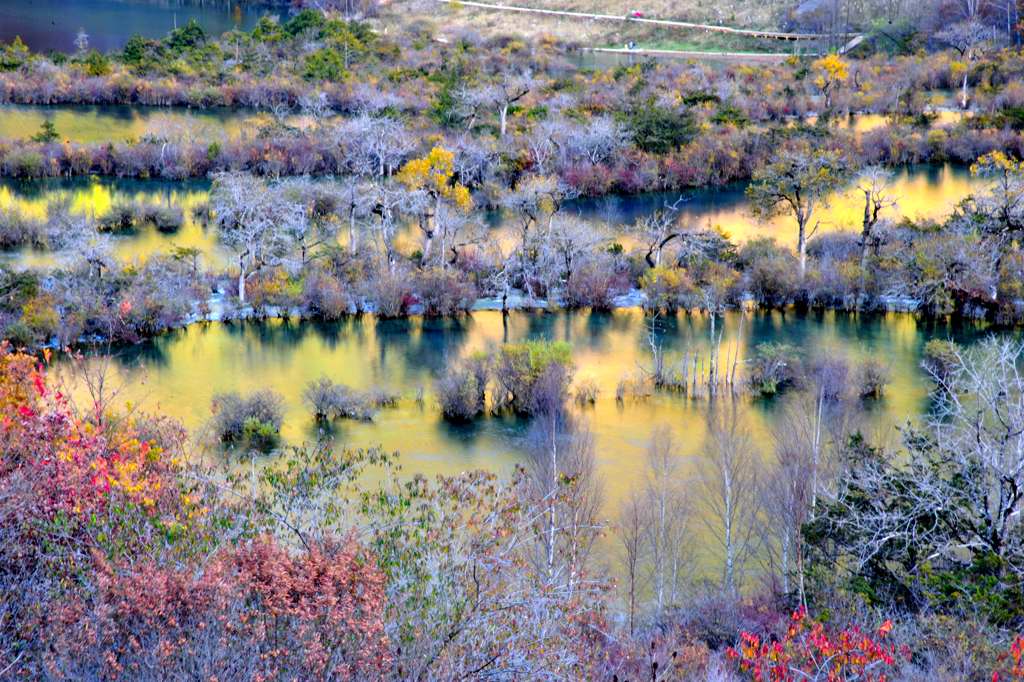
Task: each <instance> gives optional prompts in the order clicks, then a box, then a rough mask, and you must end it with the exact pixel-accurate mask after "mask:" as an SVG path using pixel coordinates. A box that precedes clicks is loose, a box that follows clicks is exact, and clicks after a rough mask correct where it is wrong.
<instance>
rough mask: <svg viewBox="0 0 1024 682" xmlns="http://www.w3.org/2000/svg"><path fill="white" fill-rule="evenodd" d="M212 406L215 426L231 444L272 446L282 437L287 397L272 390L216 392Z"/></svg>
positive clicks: (269, 447) (263, 448)
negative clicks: (284, 399)
mask: <svg viewBox="0 0 1024 682" xmlns="http://www.w3.org/2000/svg"><path fill="white" fill-rule="evenodd" d="M212 409H213V430H214V432H215V433H216V434H217V437H218V438H219V439H220V440H221V441H222V442H223V443H225V444H227V445H230V446H238V447H253V448H255V449H257V450H269V449H272V448H273V447H274V446H276V445H277V443H278V440H279V439H280V437H281V424H282V423H283V422H284V401H283V400H282V399H281V396H279V395H277V394H276V393H274V392H272V391H257V392H255V393H252V394H251V395H248V396H241V395H239V394H237V393H222V394H220V395H217V396H214V398H213V405H212Z"/></svg>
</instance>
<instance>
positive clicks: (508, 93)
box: [491, 73, 537, 137]
mask: <svg viewBox="0 0 1024 682" xmlns="http://www.w3.org/2000/svg"><path fill="white" fill-rule="evenodd" d="M536 86H537V83H536V81H535V80H534V78H533V76H532V75H531V74H529V73H522V74H511V73H503V74H502V76H501V80H500V82H498V83H497V84H496V85H494V86H493V90H492V93H493V94H492V96H491V98H492V101H493V102H494V103H495V105H496V106H497V108H498V130H499V133H500V136H501V137H505V132H506V131H507V130H508V112H509V109H511V108H512V106H513V105H514V104H516V103H517V102H519V101H520V100H521V99H523V98H524V97H526V96H527V95H528V94H530V91H531V90H533V89H534V88H535V87H536Z"/></svg>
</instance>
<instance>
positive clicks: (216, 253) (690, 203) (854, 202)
mask: <svg viewBox="0 0 1024 682" xmlns="http://www.w3.org/2000/svg"><path fill="white" fill-rule="evenodd" d="M983 187H984V181H982V180H979V179H978V178H974V177H972V176H971V175H970V174H969V173H968V172H967V171H966V169H963V168H958V167H955V166H952V165H944V166H919V167H915V168H906V169H901V170H899V171H897V172H896V174H895V176H894V178H893V181H892V185H891V194H892V196H894V197H896V198H897V200H898V206H897V207H896V208H893V209H890V210H889V212H888V215H885V216H883V217H886V218H889V219H892V220H898V219H899V218H900V217H901V216H906V217H909V218H911V219H914V220H919V219H932V220H941V219H942V218H944V217H945V216H947V215H948V214H949V213H950V212H951V211H952V210H953V208H954V207H955V205H956V204H957V203H959V202H960V201H961V200H962V199H963V198H965V197H966V196H968V195H970V194H971V193H972V192H976V191H978V190H979V189H981V188H983ZM208 192H209V182H208V181H205V180H203V181H187V182H170V181H161V180H119V179H111V178H102V179H100V178H94V179H91V180H89V179H79V180H73V181H60V180H49V181H42V182H39V181H36V182H16V181H3V182H0V210H15V211H21V212H24V213H25V214H27V215H33V216H37V217H41V216H43V215H45V213H46V207H47V205H48V203H49V202H51V201H58V200H64V201H68V202H69V203H70V206H71V210H72V212H74V213H76V214H79V215H89V216H102V215H103V214H104V213H105V212H106V211H108V210H109V209H110V207H111V206H113V205H114V204H115V203H118V202H143V203H149V204H157V205H166V206H179V207H181V208H182V209H184V213H185V223H184V225H183V227H182V228H181V229H180V230H178V231H177V232H175V233H173V234H162V233H160V232H158V231H156V230H154V229H152V228H143V229H140V230H139V231H138V232H137V233H136V234H134V235H129V236H121V237H118V238H117V239H116V240H115V253H116V255H117V256H118V257H119V258H121V259H123V260H126V261H142V260H145V259H147V258H149V257H150V256H151V255H152V254H154V253H167V252H168V251H169V250H170V249H171V247H172V246H189V247H195V248H198V249H199V250H200V251H201V252H202V253H203V255H204V258H205V259H206V264H207V265H209V266H211V267H223V266H225V265H226V264H227V263H228V262H229V258H228V254H227V253H226V252H225V251H224V250H223V249H221V248H220V247H219V246H218V243H217V238H216V233H215V230H212V229H207V228H206V227H204V226H203V225H201V224H200V223H198V222H197V221H195V220H193V219H192V209H193V208H195V207H196V206H197V205H199V204H201V203H203V202H205V201H207V199H208ZM678 196H679V195H678V194H672V195H670V194H648V195H636V196H613V197H603V198H599V199H587V200H580V201H577V202H575V203H573V204H570V205H568V206H567V207H566V208H565V212H566V213H567V214H573V215H579V216H580V217H581V218H583V219H586V220H591V221H594V222H596V223H603V224H606V225H607V226H608V231H609V234H610V235H611V236H613V237H618V236H619V235H621V234H622V233H623V225H624V224H630V223H633V222H634V221H635V220H636V219H637V218H639V217H641V216H643V215H646V214H648V213H650V212H651V211H654V210H657V209H659V208H662V207H663V206H664V205H665V203H666V201H668V202H670V203H671V202H672V201H674V200H675V199H676V198H678ZM685 197H686V201H684V202H683V203H682V204H680V218H679V219H680V221H681V222H683V223H684V224H687V225H689V226H692V227H717V228H720V229H721V230H723V231H724V232H725V233H727V234H728V235H729V236H730V237H731V238H732V239H733V240H735V241H737V242H744V241H747V240H749V239H752V238H757V237H764V236H769V237H774V238H775V239H776V240H777V241H779V242H780V243H782V244H785V245H789V246H795V244H796V230H795V227H794V223H793V220H792V218H790V217H789V216H785V215H784V216H779V217H777V218H774V219H772V220H770V221H759V220H757V219H755V218H754V217H753V215H752V214H751V212H750V210H749V207H748V205H747V202H746V197H745V196H744V193H743V186H742V185H732V186H729V187H722V188H713V189H706V190H700V191H695V192H690V193H688V194H686V195H685ZM860 202H861V197H859V196H858V194H857V192H856V188H855V187H848V188H846V189H845V190H844V191H842V192H839V193H837V194H836V195H835V196H833V197H832V198H831V200H830V202H829V205H827V206H822V207H819V209H818V210H817V211H816V213H815V215H814V216H813V217H812V221H811V224H812V227H813V226H814V225H817V226H818V230H819V233H825V232H829V231H836V230H857V229H858V228H859V223H860V220H861V216H862V211H863V207H862V205H861V203H860ZM491 224H492V225H496V227H493V228H492V230H493V231H494V233H493V234H492V238H497V239H504V240H507V241H509V242H512V241H515V239H516V232H515V228H514V227H512V224H513V223H512V221H511V220H508V219H507V217H498V219H497V220H491ZM340 239H341V240H342V241H344V239H345V231H344V230H343V231H342V236H341V237H340ZM420 239H421V237H420V235H419V232H418V230H416V229H415V228H414V227H410V228H407V229H405V230H404V231H403V232H401V233H400V235H399V239H398V243H399V246H400V248H401V249H403V250H404V251H406V252H411V251H412V250H413V249H415V248H417V247H418V246H419V240H420ZM10 257H11V258H12V259H14V260H16V261H17V262H19V263H21V264H24V265H26V266H29V267H44V266H48V265H51V264H52V263H53V262H54V261H55V258H54V255H53V254H47V253H38V252H30V251H22V252H18V253H15V254H11V256H10Z"/></svg>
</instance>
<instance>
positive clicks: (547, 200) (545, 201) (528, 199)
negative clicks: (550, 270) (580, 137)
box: [501, 176, 577, 297]
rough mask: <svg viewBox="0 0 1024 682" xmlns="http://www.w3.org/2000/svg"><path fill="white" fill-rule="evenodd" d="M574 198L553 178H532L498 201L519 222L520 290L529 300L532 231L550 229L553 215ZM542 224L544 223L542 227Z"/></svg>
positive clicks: (566, 186) (572, 194)
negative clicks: (527, 295)
mask: <svg viewBox="0 0 1024 682" xmlns="http://www.w3.org/2000/svg"><path fill="white" fill-rule="evenodd" d="M576 195H577V192H576V191H575V190H574V189H573V188H571V187H569V186H568V185H566V184H565V183H563V182H562V181H560V180H559V179H557V178H554V177H548V176H545V177H537V176H531V177H529V178H527V179H526V180H524V181H522V182H520V183H519V184H518V185H516V187H515V188H514V189H513V190H511V191H510V192H507V193H506V194H505V195H504V196H503V197H502V198H501V205H502V206H503V207H504V208H506V209H508V210H509V211H511V212H513V213H514V214H515V215H516V217H517V218H518V219H519V237H520V245H521V248H520V249H519V265H520V270H521V273H520V274H521V276H522V279H523V287H524V288H525V289H526V292H527V293H528V294H529V295H530V296H531V297H532V296H533V286H532V284H531V283H530V279H531V275H532V274H533V273H532V268H531V267H530V261H529V255H528V251H529V249H528V246H529V241H530V238H531V236H532V234H533V230H535V229H536V228H537V227H547V228H550V227H551V223H552V221H553V220H554V217H555V215H556V214H557V213H558V211H559V210H561V208H562V204H563V203H564V202H565V201H566V200H568V199H570V198H572V197H574V196H576ZM542 221H544V222H543V223H542Z"/></svg>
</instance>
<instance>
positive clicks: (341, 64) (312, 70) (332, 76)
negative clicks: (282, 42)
mask: <svg viewBox="0 0 1024 682" xmlns="http://www.w3.org/2000/svg"><path fill="white" fill-rule="evenodd" d="M302 75H303V77H304V78H305V79H306V80H311V81H340V80H344V79H345V78H346V77H347V75H348V71H347V70H346V69H345V60H344V59H342V56H341V55H340V54H338V52H337V50H333V49H331V48H329V47H322V48H320V49H319V50H317V51H316V52H313V53H311V54H310V55H308V56H307V57H306V63H305V68H304V69H303V72H302Z"/></svg>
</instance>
